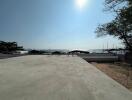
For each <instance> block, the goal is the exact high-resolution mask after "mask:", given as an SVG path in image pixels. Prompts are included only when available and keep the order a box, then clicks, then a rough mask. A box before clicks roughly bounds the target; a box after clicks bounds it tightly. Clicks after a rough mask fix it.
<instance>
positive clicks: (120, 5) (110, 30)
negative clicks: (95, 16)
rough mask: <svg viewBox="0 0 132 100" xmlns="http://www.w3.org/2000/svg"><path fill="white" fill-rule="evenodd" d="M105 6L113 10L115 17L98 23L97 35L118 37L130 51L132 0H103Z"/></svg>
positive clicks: (131, 47)
mask: <svg viewBox="0 0 132 100" xmlns="http://www.w3.org/2000/svg"><path fill="white" fill-rule="evenodd" d="M105 6H106V9H105V10H106V11H112V12H114V13H115V14H116V17H115V19H113V20H112V21H111V22H109V23H105V24H103V25H99V26H98V27H97V29H96V33H97V36H98V37H100V36H104V35H112V36H115V37H118V38H119V39H121V40H122V41H123V43H124V44H125V46H126V48H127V49H128V50H130V51H132V0H105Z"/></svg>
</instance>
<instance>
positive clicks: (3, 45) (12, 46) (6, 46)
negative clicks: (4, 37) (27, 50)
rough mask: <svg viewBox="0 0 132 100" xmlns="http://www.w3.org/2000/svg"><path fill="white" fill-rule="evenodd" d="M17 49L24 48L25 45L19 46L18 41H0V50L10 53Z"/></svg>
mask: <svg viewBox="0 0 132 100" xmlns="http://www.w3.org/2000/svg"><path fill="white" fill-rule="evenodd" d="M16 50H23V47H21V46H18V45H17V43H16V42H4V41H0V52H2V53H9V52H13V51H16Z"/></svg>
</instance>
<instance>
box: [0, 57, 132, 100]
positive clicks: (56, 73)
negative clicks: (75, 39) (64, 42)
mask: <svg viewBox="0 0 132 100" xmlns="http://www.w3.org/2000/svg"><path fill="white" fill-rule="evenodd" d="M0 100H132V93H131V92H130V91H128V90H127V89H126V88H124V87H123V86H121V85H120V84H118V83H117V82H115V81H114V80H112V79H111V78H109V77H108V76H106V75H105V74H103V73H102V72H101V71H99V70H98V69H96V68H95V67H94V66H92V65H90V64H88V63H87V62H86V61H84V60H83V59H81V58H79V57H67V56H25V57H24V56H23V57H16V58H9V59H1V60H0Z"/></svg>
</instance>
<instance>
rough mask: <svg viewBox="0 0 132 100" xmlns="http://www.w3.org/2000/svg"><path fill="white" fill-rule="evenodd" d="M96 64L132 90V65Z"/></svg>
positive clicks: (95, 64)
mask: <svg viewBox="0 0 132 100" xmlns="http://www.w3.org/2000/svg"><path fill="white" fill-rule="evenodd" d="M91 64H93V65H94V66H96V67H97V68H98V69H100V70H101V71H102V72H104V73H106V74H107V75H108V76H110V77H111V78H112V79H114V80H116V81H117V82H118V83H120V84H122V85H123V86H125V87H126V88H128V89H129V90H130V91H132V67H130V66H129V65H128V64H126V63H95V62H92V63H91Z"/></svg>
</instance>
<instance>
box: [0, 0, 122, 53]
mask: <svg viewBox="0 0 132 100" xmlns="http://www.w3.org/2000/svg"><path fill="white" fill-rule="evenodd" d="M86 1H87V2H85V0H82V1H80V0H0V40H4V41H16V42H18V43H19V45H23V46H24V47H25V48H34V49H85V50H88V49H98V48H103V45H104V46H105V47H106V45H107V42H108V43H109V47H113V45H114V46H117V45H118V46H119V44H120V43H121V42H120V41H118V40H117V39H115V38H113V37H103V38H97V37H96V34H95V33H94V31H95V29H96V27H97V26H98V24H101V23H105V22H108V21H110V20H111V19H112V18H113V16H112V15H111V14H109V13H108V12H107V13H106V12H105V13H104V12H103V8H104V5H103V3H104V0H86ZM110 43H111V44H110Z"/></svg>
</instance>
